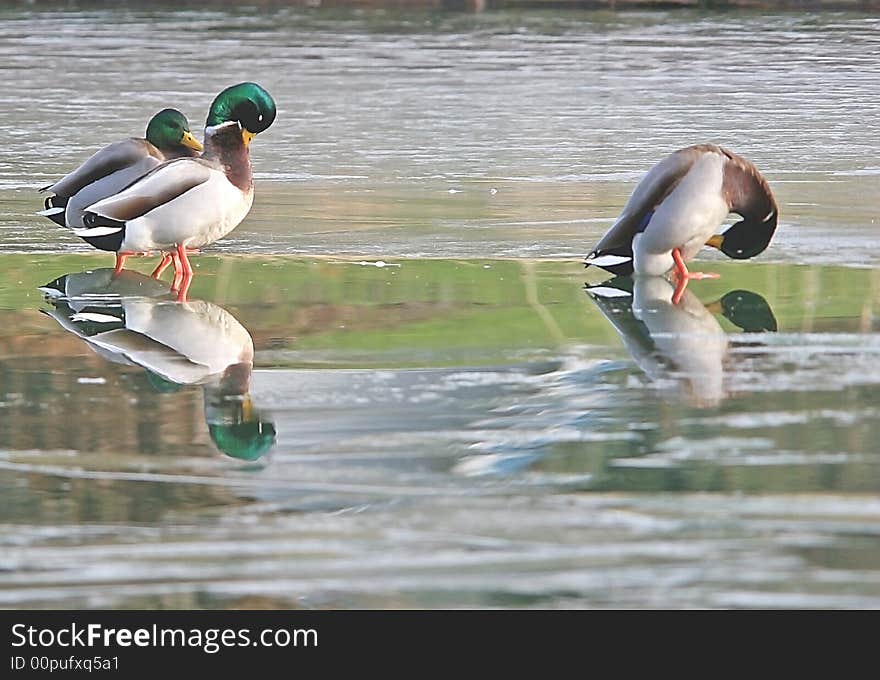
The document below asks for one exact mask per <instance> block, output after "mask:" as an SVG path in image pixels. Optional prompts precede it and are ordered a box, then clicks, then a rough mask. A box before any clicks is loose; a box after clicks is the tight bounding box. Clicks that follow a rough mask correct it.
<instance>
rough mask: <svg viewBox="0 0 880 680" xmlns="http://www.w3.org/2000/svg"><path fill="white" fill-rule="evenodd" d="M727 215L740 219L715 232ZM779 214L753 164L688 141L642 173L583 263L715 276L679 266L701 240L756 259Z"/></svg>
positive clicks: (620, 272)
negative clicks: (644, 173) (620, 212)
mask: <svg viewBox="0 0 880 680" xmlns="http://www.w3.org/2000/svg"><path fill="white" fill-rule="evenodd" d="M730 213H736V214H738V215H739V216H740V217H742V218H743V219H742V220H741V221H739V222H737V223H736V224H734V225H733V226H731V227H730V228H729V229H728V230H727V231H725V232H724V233H723V234H717V233H716V232H717V231H718V228H719V227H720V226H721V225H722V223H723V222H724V220H725V219H726V218H727V216H728V214H730ZM778 218H779V210H778V208H777V205H776V199H774V197H773V193H772V192H771V191H770V186H769V185H768V184H767V180H765V179H764V177H763V175H761V173H760V171H759V170H758V168H756V167H755V165H754V164H753V163H752V162H751V161H749V160H747V159H745V158H743V157H742V156H739V155H737V154H735V153H733V152H732V151H728V150H727V149H724V148H722V147H720V146H715V145H714V144H698V145H695V146H689V147H687V148H685V149H681V150H679V151H676V152H675V153H673V154H671V155H670V156H667V157H666V158H665V159H663V160H662V161H660V162H659V163H657V165H655V166H654V167H653V168H651V170H649V171H648V174H647V175H645V177H644V178H643V179H642V181H641V182H639V184H638V185H637V186H636V188H635V190H634V191H633V193H632V196H630V198H629V200H628V201H627V203H626V206H625V207H624V209H623V213H622V214H621V215H620V217H619V218H618V219H617V221H616V222H615V223H614V225H613V226H612V227H611V229H610V230H609V231H608V233H607V234H605V236H604V237H603V238H602V240H601V241H599V243H598V244H596V247H595V248H593V250H592V251H591V252H590V254H589V255H587V257H586V260H585V262H586V264H587V266H589V265H593V266H596V267H601V268H602V269H605V270H607V271H609V272H612V273H614V274H618V275H628V274H632V273H633V272H635V273H636V274H646V275H651V276H662V275H663V274H665V273H666V272H668V271H669V270H670V269H672V268H673V267H674V268H675V273H676V275H677V276H678V277H679V278H680V279H681V280H684V281H686V280H687V279H689V278H703V277H706V276H714V275H706V274H701V273H699V272H689V271H688V269H687V266H686V265H685V263H686V262H689V261H690V260H692V259H693V258H694V257H695V256H696V254H697V253H698V252H699V250H700V248H702V247H703V246H704V245H710V246H713V247H715V248H718V249H719V250H720V251H721V252H723V253H724V254H725V255H727V256H728V257H732V258H734V259H737V260H743V259H748V258H751V257H754V256H755V255H758V254H759V253H761V252H763V251H764V249H765V248H766V247H767V245H768V244H769V243H770V239H771V238H772V237H773V232H774V231H776V223H777V220H778Z"/></svg>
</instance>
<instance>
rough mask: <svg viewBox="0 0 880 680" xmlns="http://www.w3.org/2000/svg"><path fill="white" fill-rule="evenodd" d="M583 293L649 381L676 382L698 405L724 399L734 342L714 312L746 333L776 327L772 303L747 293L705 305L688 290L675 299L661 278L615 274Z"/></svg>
mask: <svg viewBox="0 0 880 680" xmlns="http://www.w3.org/2000/svg"><path fill="white" fill-rule="evenodd" d="M586 291H587V293H588V294H589V296H590V298H591V299H592V300H593V302H595V303H596V306H597V307H598V308H599V310H600V311H601V312H602V314H603V315H604V316H605V318H606V319H608V321H609V322H611V325H612V326H614V329H615V330H616V331H617V332H618V333H619V334H620V336H621V338H622V340H623V343H624V345H625V346H626V349H627V350H628V351H629V353H630V355H631V356H632V357H633V360H634V361H635V362H636V364H637V365H638V366H639V368H640V369H641V370H642V371H643V372H644V373H645V374H646V375H647V376H648V377H649V378H651V379H652V380H668V379H673V380H676V381H678V382H679V383H680V384H681V385H682V387H684V388H685V392H686V395H687V397H688V398H689V399H690V400H691V401H692V402H693V403H694V404H696V405H699V406H714V405H717V404H718V403H720V402H721V401H722V399H723V398H724V394H725V392H724V388H723V377H724V362H725V360H726V358H727V357H728V350H729V346H730V345H731V344H736V343H735V342H733V343H731V341H730V339H729V337H728V335H727V333H725V332H724V330H723V329H722V328H721V326H720V324H719V323H718V322H717V321H716V320H715V317H714V316H713V315H714V314H721V315H723V316H724V317H725V318H727V319H728V320H729V321H731V322H732V323H734V324H735V325H737V326H739V328H740V329H742V330H743V331H745V332H746V333H751V332H767V331H773V332H775V331H776V329H777V326H776V317H774V316H773V311H772V310H771V309H770V305H769V304H768V303H767V301H766V300H765V299H764V298H763V297H761V296H760V295H758V294H757V293H752V292H750V291H744V290H732V291H730V292H728V293H727V294H725V295H724V296H722V297H721V298H720V299H718V300H716V301H715V302H711V303H709V304H706V305H704V304H703V303H702V302H700V300H699V299H698V298H697V297H696V296H695V295H694V294H693V293H691V292H690V291H684V292H683V294H682V295H681V296H680V299H679V300H676V291H675V290H674V288H673V286H672V285H671V284H670V283H669V281H667V280H666V279H665V278H663V277H660V276H639V277H635V278H631V277H628V276H618V277H616V278H614V279H611V280H610V281H606V282H603V283H601V284H597V285H592V286H587V287H586Z"/></svg>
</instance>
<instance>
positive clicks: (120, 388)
mask: <svg viewBox="0 0 880 680" xmlns="http://www.w3.org/2000/svg"><path fill="white" fill-rule="evenodd" d="M878 48H880V21H878V19H877V17H875V16H873V15H870V14H858V13H828V14H822V15H795V14H784V13H780V14H760V13H723V14H713V13H697V12H688V11H684V12H665V11H657V12H623V13H610V12H605V13H603V12H599V13H590V12H569V13H562V14H554V13H549V12H490V13H485V14H477V15H467V14H444V13H417V12H403V13H397V12H356V11H347V12H306V11H301V10H296V9H289V8H273V9H268V10H264V11H261V12H259V13H255V12H250V11H243V10H241V11H239V10H224V9H204V8H199V9H182V10H179V11H168V10H162V11H150V10H149V9H143V8H134V9H130V8H129V9H127V8H117V9H106V8H88V9H86V10H82V9H80V10H77V11H69V10H66V9H57V8H54V9H51V10H48V9H40V8H39V7H38V8H36V9H33V8H21V7H13V8H9V7H5V8H3V9H0V83H2V85H3V87H2V88H0V113H2V115H0V135H2V137H3V139H4V140H6V143H5V144H4V148H3V150H2V151H0V263H2V267H0V607H8V608H36V607H40V608H43V607H51V608H68V607H112V608H129V607H145V608H158V607H179V608H218V607H219V608H225V607H277V608H294V607H311V608H329V607H342V608H352V607H376V608H412V607H439V608H445V607H559V608H579V607H617V608H619V607H635V608H644V607H663V608H692V607H696V608H768V607H769V608H877V607H880V549H878V545H880V543H878V541H877V538H878V535H880V497H878V490H880V449H878V446H877V441H878V439H880V368H878V365H880V364H878V358H880V320H878V319H880V274H878V271H877V268H876V266H877V263H878V252H880V251H878V249H877V245H876V244H877V242H878V232H877V229H878V226H877V223H876V219H877V215H878V214H880V191H878V189H880V165H878V161H877V158H878V141H877V140H878V139H880V134H878V133H880V129H878V125H880V124H878V120H880V104H878V98H877V97H876V93H877V92H878V91H880V76H878V74H880V57H878V55H880V49H878ZM245 79H248V80H257V81H259V82H261V83H262V84H263V85H264V86H266V88H267V89H268V90H269V91H270V92H272V93H273V96H275V98H276V100H277V101H278V104H279V115H278V119H277V121H276V123H275V124H274V125H273V126H272V127H271V128H270V129H269V130H268V131H266V132H265V133H264V134H261V135H259V137H258V138H257V139H256V140H255V141H254V143H253V144H252V147H251V149H252V158H253V162H254V166H255V172H256V202H255V206H254V209H253V211H252V212H251V214H250V215H249V216H248V217H247V218H246V220H245V221H244V222H243V223H242V224H241V225H240V226H239V227H238V228H237V229H236V230H235V231H234V232H233V233H232V234H231V235H230V236H229V237H228V238H226V239H224V240H223V241H221V242H219V243H217V244H215V245H214V246H212V247H210V248H208V249H206V250H205V252H204V253H203V254H201V255H199V256H196V257H193V263H194V265H195V266H196V276H195V279H194V282H193V286H192V288H191V289H190V294H189V301H188V302H186V303H179V302H177V301H176V298H175V296H174V295H172V294H171V293H170V292H169V290H168V282H167V280H166V281H165V283H159V282H156V281H154V280H152V279H149V277H147V276H146V275H145V274H146V273H148V272H149V271H150V270H151V269H152V265H154V261H153V260H149V261H148V260H147V259H132V260H131V261H130V265H131V269H132V271H131V272H128V273H126V274H125V275H124V276H122V277H119V278H116V279H114V278H112V277H111V275H110V271H109V270H108V267H110V266H111V265H112V257H110V256H109V255H107V254H97V253H95V252H94V251H91V250H90V249H89V247H88V246H87V245H86V244H84V243H83V242H81V241H79V240H78V239H76V238H75V237H74V236H72V235H71V234H69V233H68V232H66V231H65V230H63V229H61V228H56V227H55V226H54V225H52V224H51V223H50V222H48V221H47V220H45V219H43V218H40V217H39V216H37V215H35V214H34V213H35V212H36V211H37V210H39V209H40V208H41V207H42V203H41V200H42V199H41V197H40V195H39V194H37V192H36V189H37V188H39V187H41V186H45V185H46V184H48V183H50V182H52V181H53V180H55V179H57V178H58V177H60V176H61V175H63V174H64V173H65V172H67V171H68V170H70V169H71V168H72V167H74V166H75V165H76V164H78V163H79V162H81V161H82V160H83V159H84V158H85V157H87V156H88V155H89V154H90V153H92V152H93V151H94V150H95V149H97V148H98V147H100V146H102V145H103V144H106V143H107V142H109V141H112V140H114V139H118V138H121V137H124V136H127V135H134V134H142V133H143V126H144V125H145V123H146V120H147V119H148V118H149V117H150V115H152V113H154V112H155V111H157V110H159V109H161V108H164V107H165V106H177V107H179V108H181V109H182V110H183V111H184V112H185V113H186V114H187V115H188V116H189V118H190V120H191V122H192V124H193V129H194V130H199V129H200V128H201V125H202V122H203V119H204V116H205V114H206V110H207V106H208V104H209V102H210V101H211V98H212V97H213V96H214V94H216V92H218V91H219V90H220V89H221V88H222V87H224V86H226V85H228V84H230V83H232V82H236V81H239V80H245ZM702 141H711V142H716V143H720V144H724V145H726V146H729V147H730V148H732V149H734V150H736V151H738V152H740V153H742V154H743V155H745V156H747V157H748V158H750V159H752V160H753V161H754V162H755V163H756V164H757V165H758V167H759V168H761V170H762V171H763V172H764V173H765V175H766V177H767V179H768V181H769V182H770V184H771V186H772V187H773V190H774V192H775V194H776V196H777V199H778V202H779V204H780V215H781V218H780V219H781V222H780V228H779V230H778V232H777V234H776V236H775V238H774V241H773V243H772V244H771V246H770V248H769V249H768V250H767V251H766V252H765V253H763V254H762V255H761V256H760V257H759V258H757V259H755V260H752V261H748V262H734V261H730V260H726V259H723V258H722V257H721V256H720V255H718V254H717V253H714V254H713V253H708V252H707V253H706V254H705V255H703V254H701V255H700V258H699V260H700V265H701V268H704V269H710V270H713V271H717V272H718V273H720V275H721V278H720V279H718V280H711V281H695V282H692V283H691V284H690V285H689V286H688V288H687V290H686V291H685V293H684V295H683V297H682V299H681V301H680V303H679V304H672V302H671V297H672V293H673V291H672V287H671V285H670V284H669V283H668V282H667V281H666V280H665V279H647V280H637V281H635V282H633V281H629V282H628V283H626V282H608V281H603V279H604V278H605V277H604V276H603V275H602V274H600V273H597V272H594V271H593V270H584V268H583V265H582V264H581V262H580V259H581V258H582V256H583V255H584V254H585V253H586V251H587V249H588V248H589V246H590V245H592V244H593V243H594V242H595V241H596V240H597V239H598V237H599V236H600V235H601V234H602V233H604V232H605V230H607V228H608V227H609V226H610V225H611V223H612V222H613V220H614V219H615V217H616V216H617V215H618V214H619V212H620V209H621V207H622V205H623V203H624V202H625V201H626V198H627V196H628V195H629V193H630V192H631V191H632V188H633V187H634V185H635V183H636V182H637V181H638V180H639V178H640V177H641V176H642V174H643V173H644V172H645V171H646V170H647V169H648V168H649V167H650V166H651V165H652V164H653V163H655V162H656V161H657V160H659V159H660V158H662V157H663V156H665V155H666V154H667V153H669V152H670V151H673V150H674V149H676V148H679V147H682V146H686V145H688V144H692V143H695V142H702ZM597 286H599V287H601V288H605V289H608V288H611V287H615V291H616V292H613V293H612V294H611V296H610V297H609V296H608V295H605V296H599V295H598V293H597V288H596V287H597ZM605 292H606V293H608V291H607V290H606V291H605ZM145 337H147V338H149V341H147V340H145Z"/></svg>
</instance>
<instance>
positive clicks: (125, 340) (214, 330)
mask: <svg viewBox="0 0 880 680" xmlns="http://www.w3.org/2000/svg"><path fill="white" fill-rule="evenodd" d="M87 299H88V298H85V300H87ZM83 300H84V298H80V299H79V300H78V302H79V304H77V305H76V307H74V308H71V307H68V308H67V309H64V308H61V307H57V308H56V309H54V310H52V311H51V312H49V313H50V314H51V316H53V317H54V318H55V319H56V320H57V321H58V323H60V324H61V325H62V326H63V327H64V328H66V329H67V330H70V331H72V332H74V333H76V334H77V335H79V336H80V337H81V338H82V339H83V340H84V341H85V342H87V343H88V344H89V345H90V346H91V347H92V348H93V349H94V350H95V351H96V352H97V353H98V354H100V355H101V356H103V357H104V358H106V359H108V360H110V361H114V362H116V363H123V364H132V365H136V366H141V367H142V368H145V369H147V370H149V371H151V372H152V373H155V374H156V375H159V376H160V377H162V378H164V379H165V380H169V381H171V382H173V383H177V384H179V385H193V384H200V383H205V382H210V381H212V380H215V379H220V378H221V377H223V375H224V373H225V372H226V371H227V369H229V368H230V367H231V366H238V365H242V364H243V365H245V366H247V368H248V370H247V373H248V374H249V373H250V366H251V365H252V364H253V357H254V345H253V341H252V340H251V336H250V334H249V333H248V332H247V330H246V329H245V328H244V326H242V325H241V324H240V323H239V322H238V321H237V320H236V319H235V317H233V316H232V315H231V314H230V313H229V312H227V311H226V310H225V309H223V308H222V307H218V306H217V305H215V304H212V303H210V302H205V301H204V300H192V301H189V302H171V301H166V300H151V299H149V298H143V297H125V298H119V299H118V301H117V302H116V303H115V304H112V303H108V301H107V300H103V301H102V304H101V306H100V308H96V307H91V306H88V304H85V305H84V304H83ZM71 311H73V312H74V313H73V314H71V313H70V312H71ZM84 324H88V332H85V331H84V328H85V326H84ZM102 327H106V330H102Z"/></svg>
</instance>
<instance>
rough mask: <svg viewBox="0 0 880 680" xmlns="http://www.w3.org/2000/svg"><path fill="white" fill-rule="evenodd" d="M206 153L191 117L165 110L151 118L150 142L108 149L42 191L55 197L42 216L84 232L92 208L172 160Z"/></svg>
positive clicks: (137, 140)
mask: <svg viewBox="0 0 880 680" xmlns="http://www.w3.org/2000/svg"><path fill="white" fill-rule="evenodd" d="M201 150H202V145H201V143H200V142H199V141H198V140H197V139H196V138H195V137H193V135H192V132H190V129H189V122H188V121H187V120H186V117H185V116H184V115H183V114H182V113H181V112H180V111H178V110H177V109H164V110H162V111H160V112H159V113H157V114H156V115H155V116H153V117H152V118H151V119H150V122H149V123H148V124H147V132H146V138H138V137H130V138H128V139H123V140H121V141H118V142H114V143H113V144H110V145H108V146H105V147H104V148H103V149H101V150H100V151H98V152H97V153H95V154H94V155H92V156H91V157H90V158H88V159H87V160H86V161H85V162H84V163H83V164H82V165H80V166H79V167H78V168H76V170H74V171H73V172H71V173H69V174H67V175H65V176H64V177H62V178H61V179H60V180H58V181H57V182H55V183H54V184H50V185H49V186H46V187H43V188H42V189H40V191H41V192H43V191H48V192H51V193H52V195H51V196H48V197H47V198H46V202H45V210H42V211H40V212H39V213H38V214H39V215H43V216H45V217H48V218H49V219H50V220H52V221H53V222H55V223H56V224H58V225H60V226H62V227H69V228H71V229H82V228H83V227H84V226H85V224H84V223H83V211H84V210H85V208H86V207H87V206H90V205H91V204H93V203H97V202H98V201H100V200H101V199H103V198H107V196H112V195H113V194H115V193H118V192H119V191H122V190H123V189H124V188H125V187H127V186H128V185H129V184H131V183H132V182H134V181H135V180H136V179H138V178H139V177H141V176H143V175H145V174H146V173H148V172H149V171H150V170H152V169H153V168H155V167H156V166H157V165H159V164H161V163H163V162H164V161H166V160H170V159H174V158H183V157H190V156H196V155H198V152H200V151H201Z"/></svg>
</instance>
